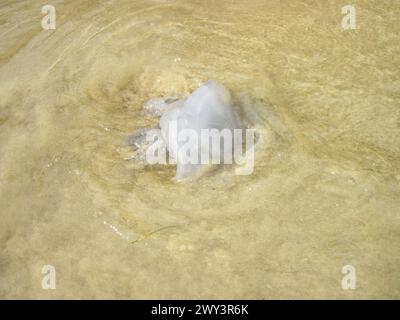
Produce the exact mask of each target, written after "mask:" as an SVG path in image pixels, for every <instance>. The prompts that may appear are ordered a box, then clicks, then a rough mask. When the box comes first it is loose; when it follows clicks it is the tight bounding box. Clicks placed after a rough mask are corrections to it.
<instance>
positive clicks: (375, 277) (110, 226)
mask: <svg viewBox="0 0 400 320" xmlns="http://www.w3.org/2000/svg"><path fill="white" fill-rule="evenodd" d="M52 4H53V5H54V6H55V7H56V9H57V29H56V30H42V28H41V24H40V21H41V19H42V16H43V15H42V14H41V12H40V9H41V6H42V5H43V2H42V1H18V2H16V1H5V0H2V1H1V3H0V97H1V98H0V218H1V225H0V297H2V298H383V297H385V298H399V297H400V277H399V272H400V267H399V265H400V259H399V252H400V242H399V241H400V212H399V208H400V105H399V98H400V70H399V65H400V44H399V43H400V38H399V37H400V36H399V34H400V23H399V20H400V18H399V17H400V4H399V3H398V1H394V0H393V1H382V0H376V1H373V0H368V1H366V0H365V1H353V2H352V4H353V5H354V6H355V7H356V10H357V29H356V30H347V31H344V30H343V29H342V28H341V19H342V17H343V15H342V13H341V8H342V6H343V5H346V4H348V3H347V2H345V1H333V0H332V1H319V0H309V1H294V0H279V1H262V0H254V1H249V0H246V1H211V0H207V1H204V0H202V1H193V0H191V1H161V0H158V1H156V0H154V1H149V0H147V1H144V0H143V1H131V0H129V1H108V2H104V1H78V0H76V1H75V0H74V1H65V2H63V1H53V2H52ZM207 79H215V80H217V81H219V82H221V83H223V84H224V85H226V86H227V87H228V88H230V89H231V90H232V92H233V93H234V94H238V95H240V94H241V93H245V94H247V95H249V96H251V97H252V98H253V99H256V100H259V101H262V102H263V105H264V106H265V109H264V110H259V111H260V112H262V114H263V119H264V123H263V124H262V125H263V126H264V129H266V130H267V131H268V132H270V133H271V134H270V136H269V140H268V141H267V144H266V147H265V148H263V149H262V150H261V151H259V152H258V153H257V154H256V163H255V171H254V174H252V175H250V176H235V175H232V174H230V173H229V172H225V171H222V172H219V173H217V174H215V175H213V176H211V177H207V178H204V179H201V180H199V181H198V182H197V183H191V184H177V183H175V182H174V181H173V180H172V177H173V176H174V167H155V168H152V169H151V168H138V167H135V165H134V164H132V163H131V162H129V161H125V160H124V159H123V158H124V157H123V155H124V154H125V152H126V148H124V147H123V143H122V141H123V138H124V137H125V136H126V135H127V134H129V133H131V132H133V131H134V130H135V129H137V128H139V127H142V126H148V125H151V124H153V123H154V120H152V119H151V118H148V117H145V116H144V115H143V114H142V113H141V112H140V110H141V106H142V104H143V102H144V101H146V100H147V99H149V98H152V97H158V96H164V95H173V94H187V93H189V92H191V91H192V90H193V89H195V88H196V87H197V86H198V85H199V84H201V83H202V82H203V81H205V80H207ZM46 264H50V265H53V266H55V268H56V271H57V289H56V290H43V289H42V287H41V281H42V277H43V275H42V274H41V270H42V266H43V265H46ZM347 264H350V265H353V266H354V267H355V268H356V275H357V283H356V284H357V287H356V289H355V290H343V289H342V287H341V280H342V277H343V276H344V275H343V274H342V273H341V269H342V267H343V266H344V265H347Z"/></svg>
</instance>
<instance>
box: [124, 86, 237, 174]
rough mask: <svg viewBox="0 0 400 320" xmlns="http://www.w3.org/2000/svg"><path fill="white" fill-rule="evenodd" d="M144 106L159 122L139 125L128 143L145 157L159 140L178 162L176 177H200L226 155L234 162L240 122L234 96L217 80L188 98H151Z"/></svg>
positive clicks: (161, 146) (158, 144) (141, 156)
mask: <svg viewBox="0 0 400 320" xmlns="http://www.w3.org/2000/svg"><path fill="white" fill-rule="evenodd" d="M143 108H144V110H145V111H146V112H147V113H149V114H152V115H154V116H156V117H159V118H160V120H159V125H158V127H157V128H151V129H146V128H145V129H140V130H139V131H137V132H136V133H135V134H133V135H131V136H130V137H128V144H129V145H132V146H134V147H135V148H136V149H137V150H138V153H137V157H139V158H140V159H142V160H144V159H146V156H148V154H149V150H152V148H153V149H154V146H155V141H156V143H157V147H158V148H160V149H162V148H165V149H166V151H167V153H168V155H169V159H172V160H173V162H172V163H174V164H176V175H175V179H176V180H177V181H184V180H193V179H197V178H199V177H200V176H202V175H204V174H205V173H206V172H208V171H210V170H211V169H212V168H213V167H215V165H216V164H220V163H221V162H223V161H224V160H226V158H228V163H229V161H230V163H232V157H233V150H234V148H236V147H238V148H242V142H241V139H240V140H238V141H236V139H235V138H236V135H235V134H236V130H240V129H241V123H240V119H239V117H238V114H237V113H236V112H235V109H234V103H233V100H232V96H231V94H230V92H229V90H228V89H226V88H225V87H224V86H223V85H222V84H219V83H217V82H216V81H214V80H209V81H207V82H206V83H204V84H203V85H202V86H200V87H199V88H198V89H196V90H195V91H194V92H193V93H191V94H190V95H189V96H187V97H186V98H183V99H178V98H167V99H163V98H156V99H150V100H149V101H147V102H146V103H145V104H144V107H143ZM214 138H215V139H214ZM212 142H216V145H214V144H212ZM158 151H159V150H158ZM223 157H224V158H223ZM222 158H223V159H222ZM223 163H224V162H223Z"/></svg>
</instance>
